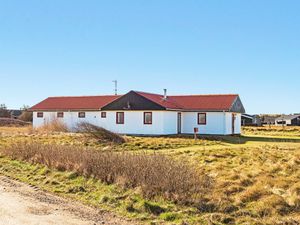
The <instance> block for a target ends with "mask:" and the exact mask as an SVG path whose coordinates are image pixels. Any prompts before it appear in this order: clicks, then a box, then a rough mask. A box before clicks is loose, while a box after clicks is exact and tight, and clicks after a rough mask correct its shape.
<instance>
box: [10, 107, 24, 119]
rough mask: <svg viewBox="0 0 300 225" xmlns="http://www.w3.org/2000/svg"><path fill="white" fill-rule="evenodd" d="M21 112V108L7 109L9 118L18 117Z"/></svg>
mask: <svg viewBox="0 0 300 225" xmlns="http://www.w3.org/2000/svg"><path fill="white" fill-rule="evenodd" d="M22 112H23V111H22V110H16V109H9V110H8V113H9V115H10V118H11V119H18V118H19V116H21V114H22Z"/></svg>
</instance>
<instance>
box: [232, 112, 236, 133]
mask: <svg viewBox="0 0 300 225" xmlns="http://www.w3.org/2000/svg"><path fill="white" fill-rule="evenodd" d="M235 120H236V115H235V114H234V113H232V134H235Z"/></svg>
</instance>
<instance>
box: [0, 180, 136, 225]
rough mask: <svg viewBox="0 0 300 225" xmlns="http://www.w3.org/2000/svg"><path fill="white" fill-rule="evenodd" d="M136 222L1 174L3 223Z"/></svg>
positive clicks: (87, 224) (0, 220) (74, 224)
mask: <svg viewBox="0 0 300 225" xmlns="http://www.w3.org/2000/svg"><path fill="white" fill-rule="evenodd" d="M53 224H63V225H90V224H91V225H98V224H108V225H111V224H120V225H129V224H136V223H134V222H131V221H126V220H125V219H121V218H119V217H116V216H114V215H113V214H111V213H108V212H105V211H101V210H99V209H94V208H90V207H87V206H84V205H82V204H80V203H77V202H73V201H70V200H66V199H63V198H60V197H57V196H54V195H51V194H49V193H46V192H43V191H41V190H39V189H38V188H36V187H32V186H29V185H26V184H23V183H20V182H17V181H15V180H12V179H9V178H7V177H3V176H0V225H53Z"/></svg>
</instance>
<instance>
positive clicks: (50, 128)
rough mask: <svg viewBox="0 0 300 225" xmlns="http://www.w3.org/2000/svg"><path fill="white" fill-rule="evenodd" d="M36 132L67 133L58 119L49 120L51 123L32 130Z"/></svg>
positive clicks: (66, 128)
mask: <svg viewBox="0 0 300 225" xmlns="http://www.w3.org/2000/svg"><path fill="white" fill-rule="evenodd" d="M34 131H37V132H46V133H47V132H68V131H69V129H68V127H67V125H66V124H65V123H63V122H62V121H60V120H58V119H51V121H49V122H47V123H45V124H44V125H43V126H41V127H39V128H36V129H34Z"/></svg>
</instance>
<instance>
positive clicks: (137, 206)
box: [0, 127, 300, 225]
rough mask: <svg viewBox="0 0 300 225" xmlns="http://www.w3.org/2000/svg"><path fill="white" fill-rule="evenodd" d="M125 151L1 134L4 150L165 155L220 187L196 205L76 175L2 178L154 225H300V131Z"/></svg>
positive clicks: (32, 171) (252, 131) (21, 164)
mask: <svg viewBox="0 0 300 225" xmlns="http://www.w3.org/2000/svg"><path fill="white" fill-rule="evenodd" d="M125 138H126V140H127V141H126V143H124V144H121V145H115V144H111V143H104V142H99V141H97V140H94V139H91V138H88V137H87V136H85V135H82V134H67V133H39V132H35V131H33V130H32V129H30V128H26V127H25V128H24V127H21V128H13V127H9V128H3V127H0V148H2V149H4V148H9V146H10V145H11V144H12V143H19V142H20V143H22V142H24V141H30V142H34V143H42V144H55V145H63V146H76V147H77V146H82V147H83V148H84V147H91V148H93V149H97V150H99V151H114V152H130V153H134V154H139V153H146V154H152V153H155V154H164V155H166V156H168V157H171V158H172V159H174V160H176V161H178V162H185V163H187V164H188V165H189V166H191V167H192V168H195V169H197V170H199V171H201V173H203V174H205V175H207V176H209V177H210V178H211V179H213V180H214V182H213V186H212V187H211V188H210V191H209V192H207V193H205V196H204V197H203V198H202V199H201V200H199V202H195V203H193V204H186V203H180V202H177V201H174V200H172V199H166V198H165V197H164V196H152V197H148V196H145V195H144V194H143V193H142V191H141V188H140V187H133V188H128V187H124V186H122V185H120V183H113V184H105V183H101V182H100V181H99V180H96V179H95V178H92V177H83V176H81V175H80V174H78V173H76V172H75V171H68V170H67V171H59V170H57V169H52V168H48V167H46V166H44V165H41V164H31V163H30V162H28V161H27V162H26V161H18V160H12V159H10V158H9V157H7V156H5V155H3V156H2V157H1V158H0V174H3V175H7V176H10V177H13V178H17V179H19V180H21V181H23V182H27V183H31V184H34V185H37V186H39V187H41V188H43V189H44V190H47V191H50V192H55V193H57V194H59V195H62V196H65V197H68V198H73V199H77V200H80V201H83V202H85V203H87V204H91V205H94V206H97V207H101V208H104V209H107V210H112V211H115V212H116V213H118V214H120V215H123V216H126V217H130V218H136V219H137V220H140V221H142V222H145V223H152V224H162V223H163V224H184V223H186V224H270V225H271V224H299V221H300V169H299V166H300V129H299V128H297V127H285V128H284V129H283V128H282V127H280V128H277V127H270V128H269V127H262V128H260V127H259V128H256V127H248V128H244V130H243V135H242V136H240V137H232V136H227V137H221V136H220V137H209V136H205V137H200V138H199V139H198V140H193V139H192V137H189V136H176V137H125Z"/></svg>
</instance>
